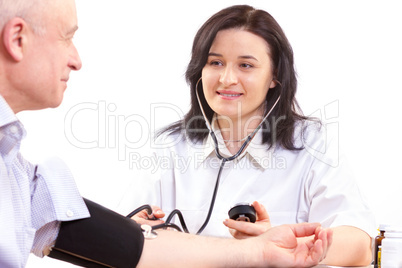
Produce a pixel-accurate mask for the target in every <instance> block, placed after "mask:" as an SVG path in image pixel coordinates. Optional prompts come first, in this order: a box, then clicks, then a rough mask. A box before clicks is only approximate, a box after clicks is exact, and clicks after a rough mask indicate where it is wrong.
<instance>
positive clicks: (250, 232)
mask: <svg viewBox="0 0 402 268" xmlns="http://www.w3.org/2000/svg"><path fill="white" fill-rule="evenodd" d="M252 206H253V207H254V209H255V212H256V214H257V220H256V222H255V223H252V222H244V221H235V220H231V219H227V220H225V221H224V222H223V224H224V225H226V227H228V228H229V231H230V234H231V235H232V236H233V237H234V238H236V239H244V238H248V237H251V236H257V235H261V234H263V233H264V232H266V231H268V229H269V228H271V221H270V220H269V215H268V212H267V210H266V209H265V207H264V206H263V205H262V204H260V203H258V202H257V201H254V202H253V204H252Z"/></svg>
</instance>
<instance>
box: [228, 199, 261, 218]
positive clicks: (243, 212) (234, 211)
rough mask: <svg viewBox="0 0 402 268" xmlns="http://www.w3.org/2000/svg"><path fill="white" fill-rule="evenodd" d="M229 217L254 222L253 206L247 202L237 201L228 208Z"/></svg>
mask: <svg viewBox="0 0 402 268" xmlns="http://www.w3.org/2000/svg"><path fill="white" fill-rule="evenodd" d="M228 214H229V218H231V219H232V220H236V221H246V222H255V221H256V220H257V217H256V213H255V208H254V207H253V206H251V205H249V204H245V203H239V204H236V205H235V206H234V207H232V208H231V209H230V210H229V213H228Z"/></svg>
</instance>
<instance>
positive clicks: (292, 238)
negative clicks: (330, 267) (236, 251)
mask: <svg viewBox="0 0 402 268" xmlns="http://www.w3.org/2000/svg"><path fill="white" fill-rule="evenodd" d="M306 237H311V238H310V239H300V238H306ZM256 238H260V239H261V240H262V241H261V242H262V243H261V245H262V246H265V249H264V252H265V253H264V254H266V255H265V257H267V258H266V260H267V265H269V266H270V267H272V266H273V267H310V266H314V265H317V264H318V263H319V262H321V261H322V260H323V259H324V258H325V256H326V254H327V251H328V248H329V247H330V246H331V243H332V230H330V229H325V230H324V229H322V228H321V226H320V224H318V223H300V224H292V225H281V226H278V227H273V228H270V229H269V230H268V231H267V232H266V233H264V234H262V235H260V236H258V237H256ZM252 240H254V239H252ZM264 243H265V244H264ZM273 261H274V262H273Z"/></svg>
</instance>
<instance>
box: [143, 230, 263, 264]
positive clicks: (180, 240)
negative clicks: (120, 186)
mask: <svg viewBox="0 0 402 268" xmlns="http://www.w3.org/2000/svg"><path fill="white" fill-rule="evenodd" d="M258 246H259V245H253V244H252V241H246V240H235V239H223V238H213V237H204V236H196V235H188V234H183V233H179V232H174V231H158V237H157V238H156V239H153V240H147V239H146V240H145V243H144V249H143V252H142V256H141V259H140V262H139V264H138V267H245V266H253V267H255V266H257V265H256V263H254V261H256V260H257V259H258V258H257V254H258V252H260V256H261V255H262V254H261V252H262V250H256V247H258ZM267 246H268V245H267ZM260 261H261V257H260Z"/></svg>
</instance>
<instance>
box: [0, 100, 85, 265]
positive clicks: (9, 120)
mask: <svg viewBox="0 0 402 268" xmlns="http://www.w3.org/2000/svg"><path fill="white" fill-rule="evenodd" d="M25 135H26V132H25V129H24V127H23V125H22V124H21V122H20V121H18V119H17V117H16V116H15V114H14V113H13V111H12V110H11V108H10V107H9V106H8V104H7V103H6V101H5V100H4V99H3V97H2V96H0V156H1V157H0V267H2V268H3V267H4V268H6V267H25V264H26V262H27V259H28V256H29V253H30V252H32V253H34V254H35V255H36V256H39V257H43V253H44V251H46V250H48V249H49V248H50V247H51V246H52V245H53V244H54V242H55V239H56V238H57V235H58V231H59V227H60V222H61V221H70V220H76V219H81V218H87V217H89V212H88V210H87V208H86V206H85V203H84V202H83V200H82V198H81V196H80V194H79V192H78V190H77V187H76V185H75V182H74V179H73V176H72V174H71V173H70V171H69V169H68V168H67V166H66V165H65V164H64V163H63V162H62V161H61V160H59V159H57V158H53V159H49V160H46V161H45V162H43V163H40V164H38V165H33V164H31V163H29V162H28V161H27V160H25V159H24V158H23V157H22V156H21V154H20V152H19V149H20V144H21V140H22V139H23V138H24V136H25Z"/></svg>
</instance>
